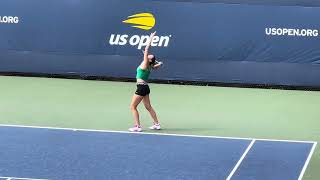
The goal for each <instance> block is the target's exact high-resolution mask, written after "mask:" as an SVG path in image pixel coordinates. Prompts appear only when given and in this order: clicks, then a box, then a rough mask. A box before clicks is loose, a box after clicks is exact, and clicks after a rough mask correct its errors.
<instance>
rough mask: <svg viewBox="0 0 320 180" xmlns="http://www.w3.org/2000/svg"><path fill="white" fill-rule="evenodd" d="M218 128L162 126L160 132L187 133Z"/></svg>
mask: <svg viewBox="0 0 320 180" xmlns="http://www.w3.org/2000/svg"><path fill="white" fill-rule="evenodd" d="M216 130H218V128H197V127H195V128H162V129H161V130H160V131H157V132H159V133H170V134H178V133H179V134H180V133H182V134H186V133H191V134H194V133H203V132H213V131H216Z"/></svg>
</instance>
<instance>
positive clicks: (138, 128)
mask: <svg viewBox="0 0 320 180" xmlns="http://www.w3.org/2000/svg"><path fill="white" fill-rule="evenodd" d="M129 131H130V132H141V131H142V128H141V126H134V127H132V128H129Z"/></svg>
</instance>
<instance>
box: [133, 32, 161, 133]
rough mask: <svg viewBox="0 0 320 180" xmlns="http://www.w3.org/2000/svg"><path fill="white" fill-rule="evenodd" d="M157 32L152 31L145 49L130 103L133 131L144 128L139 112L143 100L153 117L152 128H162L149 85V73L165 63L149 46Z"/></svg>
mask: <svg viewBox="0 0 320 180" xmlns="http://www.w3.org/2000/svg"><path fill="white" fill-rule="evenodd" d="M155 34H156V32H154V33H151V35H150V38H149V41H148V44H147V46H146V47H145V49H144V56H143V61H142V63H141V64H140V66H138V68H137V75H136V79H137V90H136V92H135V94H134V95H133V97H132V101H131V104H130V109H131V111H132V113H133V118H134V127H132V128H129V131H131V132H141V131H142V128H141V125H140V119H139V112H138V109H137V107H138V105H139V104H140V102H141V101H142V102H143V104H144V107H145V108H146V109H147V110H148V111H149V113H150V115H151V117H152V119H153V125H152V126H151V127H150V129H152V130H160V129H161V127H160V123H159V120H158V118H157V114H156V112H155V110H154V109H153V107H152V106H151V103H150V96H149V94H150V88H149V86H148V83H147V81H148V79H149V75H150V72H151V70H152V69H158V68H160V67H161V65H162V64H163V63H162V62H157V61H156V57H155V56H154V55H152V54H149V48H150V45H151V42H152V40H153V37H154V35H155Z"/></svg>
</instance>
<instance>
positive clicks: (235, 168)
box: [226, 139, 256, 180]
mask: <svg viewBox="0 0 320 180" xmlns="http://www.w3.org/2000/svg"><path fill="white" fill-rule="evenodd" d="M254 142H256V140H255V139H253V140H252V141H251V143H250V144H249V146H248V147H247V149H246V150H245V151H244V153H243V154H242V156H241V158H240V159H239V161H238V162H237V164H236V165H235V166H234V168H233V169H232V171H231V173H230V174H229V176H228V177H227V179H226V180H230V179H231V177H232V176H233V174H234V173H235V172H236V170H237V169H238V167H239V166H240V164H241V163H242V161H243V159H244V158H245V157H246V155H247V154H248V152H249V151H250V149H251V147H252V146H253V144H254Z"/></svg>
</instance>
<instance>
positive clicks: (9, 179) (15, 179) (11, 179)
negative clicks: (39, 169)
mask: <svg viewBox="0 0 320 180" xmlns="http://www.w3.org/2000/svg"><path fill="white" fill-rule="evenodd" d="M0 179H6V180H49V179H34V178H18V177H2V176H0Z"/></svg>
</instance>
